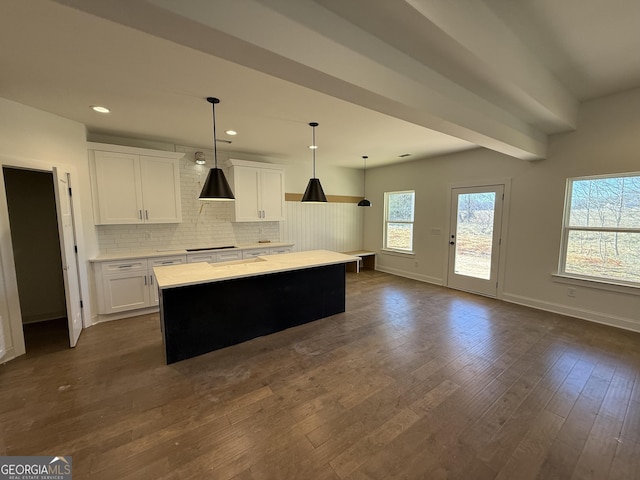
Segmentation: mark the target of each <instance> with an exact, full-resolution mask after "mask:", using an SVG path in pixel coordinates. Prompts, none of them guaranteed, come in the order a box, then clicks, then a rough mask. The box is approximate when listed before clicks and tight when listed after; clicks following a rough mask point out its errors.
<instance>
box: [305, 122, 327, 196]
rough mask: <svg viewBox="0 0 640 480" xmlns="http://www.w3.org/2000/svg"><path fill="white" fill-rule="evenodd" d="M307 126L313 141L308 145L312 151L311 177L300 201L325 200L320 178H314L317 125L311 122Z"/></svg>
mask: <svg viewBox="0 0 640 480" xmlns="http://www.w3.org/2000/svg"><path fill="white" fill-rule="evenodd" d="M309 126H310V127H311V131H312V141H313V143H312V144H311V146H310V147H309V148H311V151H312V152H313V177H312V178H311V179H310V180H309V184H308V185H307V189H306V190H305V191H304V195H303V196H302V201H303V202H316V203H319V202H326V201H327V197H325V195H324V191H323V190H322V185H320V180H319V179H318V178H316V150H317V148H318V146H317V145H316V127H317V126H318V122H311V123H310V124H309Z"/></svg>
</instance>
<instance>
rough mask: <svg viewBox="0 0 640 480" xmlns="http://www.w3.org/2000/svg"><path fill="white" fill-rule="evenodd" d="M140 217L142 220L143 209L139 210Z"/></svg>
mask: <svg viewBox="0 0 640 480" xmlns="http://www.w3.org/2000/svg"><path fill="white" fill-rule="evenodd" d="M138 217H140V220H142V210H138Z"/></svg>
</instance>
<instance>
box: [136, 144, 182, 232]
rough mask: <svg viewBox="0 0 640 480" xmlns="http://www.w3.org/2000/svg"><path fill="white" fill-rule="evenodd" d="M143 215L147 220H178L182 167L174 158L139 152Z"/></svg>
mask: <svg viewBox="0 0 640 480" xmlns="http://www.w3.org/2000/svg"><path fill="white" fill-rule="evenodd" d="M140 177H141V185H142V199H143V206H144V208H143V215H144V221H145V222H146V223H179V222H181V221H182V207H181V201H180V169H179V167H178V161H177V160H174V159H172V158H162V157H149V156H145V155H141V156H140Z"/></svg>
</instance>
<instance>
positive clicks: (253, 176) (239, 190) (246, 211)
mask: <svg viewBox="0 0 640 480" xmlns="http://www.w3.org/2000/svg"><path fill="white" fill-rule="evenodd" d="M259 184H260V170H259V169H257V168H252V167H233V187H234V191H233V193H234V195H235V197H236V201H235V202H234V203H235V213H236V216H235V221H236V222H255V221H258V220H261V216H260V202H259V198H258V190H259Z"/></svg>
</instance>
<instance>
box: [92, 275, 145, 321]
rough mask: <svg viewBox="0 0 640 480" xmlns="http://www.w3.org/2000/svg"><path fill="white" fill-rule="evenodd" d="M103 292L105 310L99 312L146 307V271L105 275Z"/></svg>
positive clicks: (115, 311)
mask: <svg viewBox="0 0 640 480" xmlns="http://www.w3.org/2000/svg"><path fill="white" fill-rule="evenodd" d="M103 294H104V306H105V311H104V312H100V313H117V312H124V311H127V310H134V309H136V308H144V307H148V306H149V305H150V303H149V277H148V274H147V271H146V270H145V271H144V272H135V271H134V272H125V273H121V274H116V275H105V276H104V278H103Z"/></svg>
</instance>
